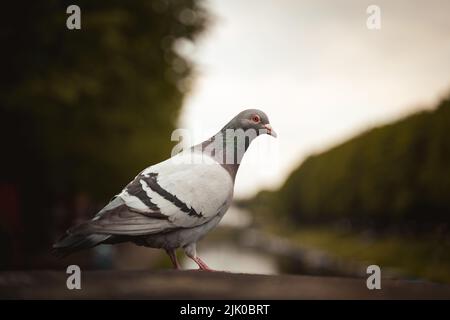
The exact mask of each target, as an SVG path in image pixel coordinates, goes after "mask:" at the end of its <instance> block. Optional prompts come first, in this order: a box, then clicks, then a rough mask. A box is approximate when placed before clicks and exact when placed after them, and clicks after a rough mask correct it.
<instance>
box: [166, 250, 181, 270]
mask: <svg viewBox="0 0 450 320" xmlns="http://www.w3.org/2000/svg"><path fill="white" fill-rule="evenodd" d="M166 252H167V254H168V255H169V257H170V260H171V261H172V264H173V268H174V269H176V270H179V269H181V266H180V264H179V263H178V259H177V254H176V252H175V249H166Z"/></svg>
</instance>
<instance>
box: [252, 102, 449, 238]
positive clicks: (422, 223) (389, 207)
mask: <svg viewBox="0 0 450 320" xmlns="http://www.w3.org/2000/svg"><path fill="white" fill-rule="evenodd" d="M449 128H450V98H446V99H444V100H442V101H441V102H440V104H439V105H438V107H437V108H436V109H435V110H432V111H423V112H420V113H417V114H414V115H411V116H409V117H407V118H405V119H402V120H400V121H397V122H395V123H393V124H389V125H385V126H381V127H378V128H375V129H372V130H369V131H367V132H365V133H363V134H361V135H359V136H357V137H355V138H353V139H350V140H349V141H347V142H345V143H343V144H341V145H338V146H336V147H334V148H332V149H330V150H328V151H326V152H323V153H321V154H317V155H312V156H310V157H308V158H307V159H306V160H305V161H304V162H303V163H302V164H301V165H300V166H299V167H298V168H297V169H296V170H294V171H293V172H292V174H291V175H290V176H289V178H288V179H287V181H286V182H285V184H284V185H283V186H282V187H281V189H280V190H278V191H276V192H272V193H271V192H261V193H260V194H259V195H257V197H256V198H254V199H252V200H250V201H249V202H247V203H245V202H244V205H247V206H250V207H253V208H256V209H257V210H258V214H260V213H261V212H262V211H268V212H272V214H274V213H275V214H277V215H281V216H283V215H284V216H289V217H290V218H291V219H292V221H296V222H298V224H299V225H302V224H308V223H309V224H325V225H329V224H330V223H334V222H340V221H343V220H345V221H348V222H351V223H352V224H353V226H355V227H357V228H358V227H363V228H372V229H373V230H379V231H385V230H388V229H390V228H395V229H396V230H403V231H407V232H411V231H412V232H416V231H426V232H429V231H430V230H437V229H439V230H441V232H448V231H449V227H450V197H449V190H450V139H449V138H448V129H449ZM261 203H262V205H261Z"/></svg>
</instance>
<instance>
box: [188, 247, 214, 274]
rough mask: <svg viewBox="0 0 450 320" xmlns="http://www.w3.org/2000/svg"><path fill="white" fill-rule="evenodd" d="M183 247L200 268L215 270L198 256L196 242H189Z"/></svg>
mask: <svg viewBox="0 0 450 320" xmlns="http://www.w3.org/2000/svg"><path fill="white" fill-rule="evenodd" d="M183 249H184V252H185V253H186V255H187V256H188V257H189V258H191V259H192V260H194V262H195V263H196V264H197V265H198V267H199V268H200V270H205V271H214V270H212V269H211V268H210V267H208V265H207V264H206V263H205V262H204V261H203V260H202V259H200V257H198V256H197V246H196V244H195V243H191V244H188V245H187V246H185V247H184V248H183Z"/></svg>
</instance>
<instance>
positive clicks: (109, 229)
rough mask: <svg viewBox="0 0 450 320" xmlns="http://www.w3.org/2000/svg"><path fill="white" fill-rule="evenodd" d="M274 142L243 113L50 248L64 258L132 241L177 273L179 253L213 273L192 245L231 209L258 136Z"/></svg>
mask: <svg viewBox="0 0 450 320" xmlns="http://www.w3.org/2000/svg"><path fill="white" fill-rule="evenodd" d="M261 134H268V135H271V136H273V137H276V136H277V134H276V133H275V131H274V130H273V129H272V127H271V125H270V123H269V119H268V117H267V115H266V114H265V113H264V112H262V111H261V110H258V109H247V110H244V111H242V112H240V113H239V114H238V115H236V116H235V117H234V118H233V119H232V120H231V121H230V122H228V123H227V124H226V125H225V126H224V127H223V128H222V129H221V130H220V131H219V132H218V133H217V134H215V135H214V136H212V137H211V138H209V139H207V140H206V141H204V142H202V143H200V144H197V145H194V146H192V147H190V148H189V149H186V150H182V151H180V152H179V153H177V154H175V155H174V156H172V157H171V158H169V159H167V160H165V161H163V162H160V163H158V164H155V165H151V166H149V167H147V168H146V169H144V170H143V171H141V172H140V173H139V174H138V175H137V176H136V177H135V178H134V179H133V180H132V181H131V182H130V183H129V184H128V185H127V186H126V187H125V188H124V189H123V190H122V191H121V192H120V193H119V194H117V195H115V196H114V197H113V198H112V199H111V201H110V202H109V203H108V204H107V205H106V206H105V207H104V208H103V209H101V210H100V211H99V212H98V213H97V214H96V215H95V216H94V217H93V218H92V219H91V220H89V221H86V222H82V223H81V224H79V225H76V226H74V227H72V228H70V229H69V230H67V231H66V234H65V235H64V236H63V237H62V238H61V239H60V240H59V241H58V242H56V243H55V244H54V245H53V249H52V251H53V253H54V254H55V255H56V256H59V257H64V256H66V255H68V254H71V253H74V252H76V251H79V250H83V249H88V248H92V247H95V246H97V245H100V244H116V243H122V242H132V243H135V244H137V245H140V246H146V247H150V248H159V249H164V250H165V251H166V252H167V254H168V255H169V257H170V259H171V261H172V264H173V267H174V268H175V269H180V264H179V262H178V260H177V256H176V250H177V249H179V248H182V249H183V250H184V253H185V254H186V256H187V257H189V258H190V259H192V260H193V261H194V262H195V263H196V264H197V265H198V267H199V269H200V270H211V269H210V268H209V267H208V265H207V264H206V263H205V262H204V261H203V260H202V259H200V257H199V256H198V255H197V250H196V244H197V242H198V241H199V240H200V239H201V238H203V236H205V235H206V234H207V233H208V232H209V231H211V230H212V229H213V228H214V227H216V226H217V224H218V223H219V221H220V220H221V219H222V217H223V216H224V214H225V212H226V211H227V210H228V208H229V207H230V204H231V201H232V199H233V190H234V183H235V179H236V174H237V172H238V169H239V166H240V163H241V160H242V158H243V156H244V153H245V151H246V150H247V149H248V147H249V146H250V143H251V142H252V141H253V140H254V139H255V138H256V137H258V136H259V135H261Z"/></svg>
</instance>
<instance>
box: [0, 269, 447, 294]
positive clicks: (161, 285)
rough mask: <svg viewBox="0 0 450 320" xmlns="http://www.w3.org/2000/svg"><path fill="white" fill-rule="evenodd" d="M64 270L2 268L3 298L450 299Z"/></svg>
mask: <svg viewBox="0 0 450 320" xmlns="http://www.w3.org/2000/svg"><path fill="white" fill-rule="evenodd" d="M68 276H69V275H67V274H66V273H65V270H61V271H28V272H25V271H24V272H20V271H19V272H17V271H13V272H0V298H1V299H450V286H447V285H440V284H432V283H425V282H414V281H403V280H398V281H396V280H382V283H381V286H382V289H381V290H368V289H367V287H366V279H355V278H331V277H313V276H294V275H278V276H268V275H251V274H232V273H224V272H204V271H157V272H155V271H82V273H81V289H80V290H68V289H67V286H66V281H67V277H68Z"/></svg>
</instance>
